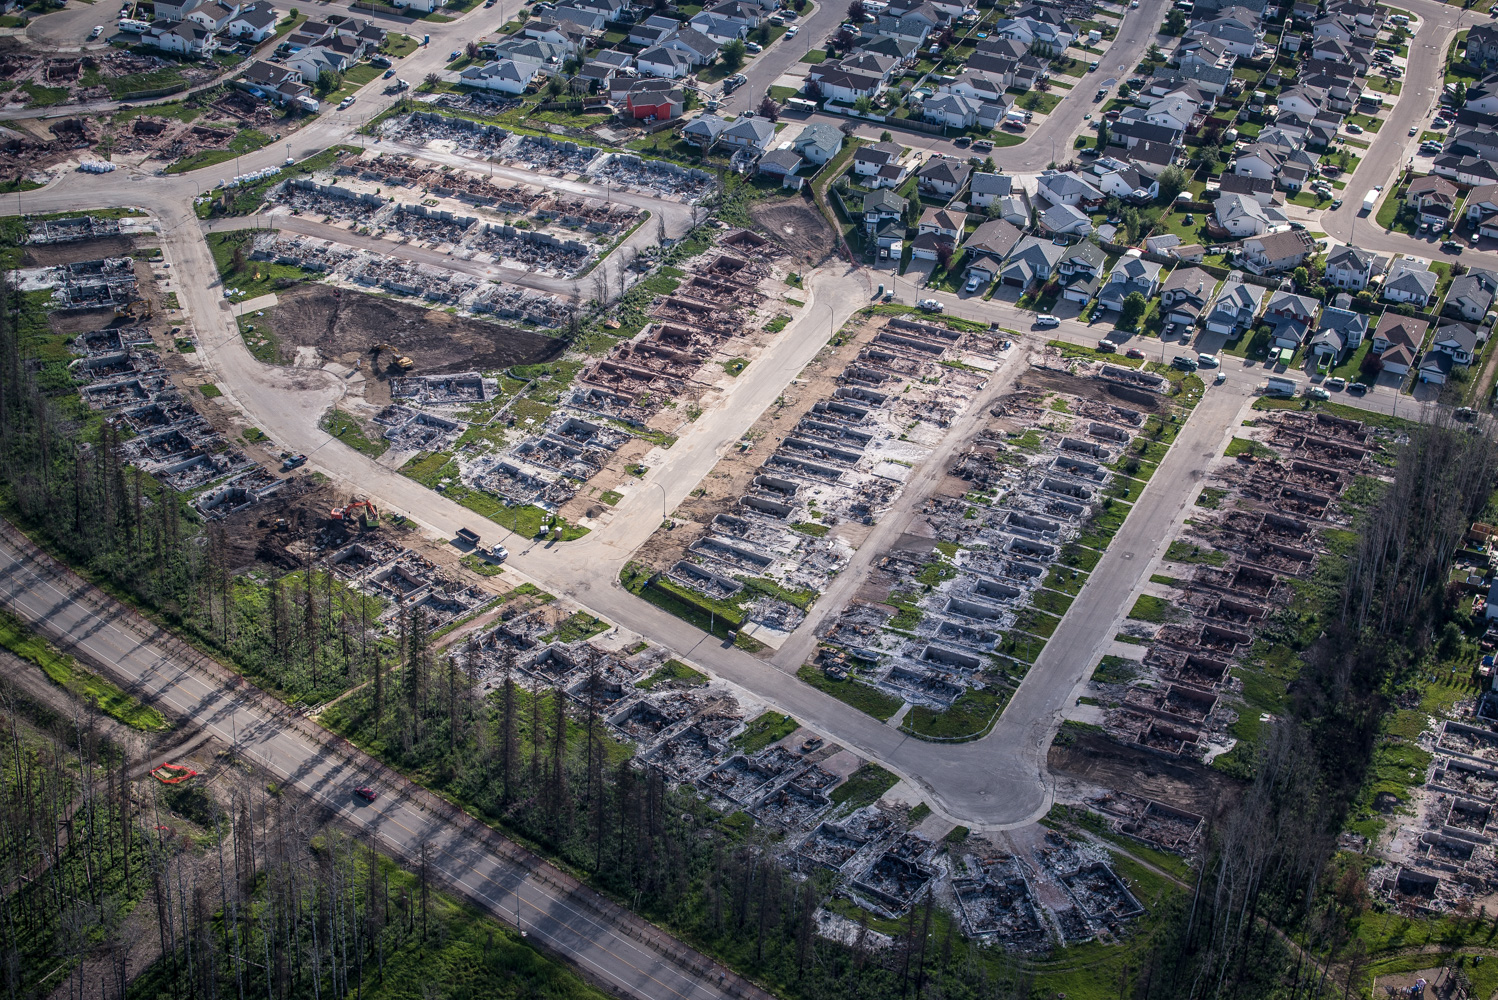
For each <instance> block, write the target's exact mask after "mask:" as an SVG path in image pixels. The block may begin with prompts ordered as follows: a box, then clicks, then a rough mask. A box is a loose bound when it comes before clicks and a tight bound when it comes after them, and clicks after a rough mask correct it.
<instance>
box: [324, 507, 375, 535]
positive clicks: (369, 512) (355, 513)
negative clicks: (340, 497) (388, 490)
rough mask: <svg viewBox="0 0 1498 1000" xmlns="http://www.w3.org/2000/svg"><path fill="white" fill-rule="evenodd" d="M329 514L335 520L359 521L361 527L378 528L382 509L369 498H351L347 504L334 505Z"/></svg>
mask: <svg viewBox="0 0 1498 1000" xmlns="http://www.w3.org/2000/svg"><path fill="white" fill-rule="evenodd" d="M328 516H329V517H331V518H332V519H333V520H335V521H343V522H345V523H347V522H349V521H357V522H358V523H359V524H360V526H361V527H365V528H377V527H379V525H380V511H379V508H377V507H376V506H375V505H374V504H373V503H371V502H369V501H368V500H350V501H349V502H348V504H347V505H346V506H343V507H334V508H333V509H332V510H330V511H328Z"/></svg>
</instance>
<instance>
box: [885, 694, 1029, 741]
mask: <svg viewBox="0 0 1498 1000" xmlns="http://www.w3.org/2000/svg"><path fill="white" fill-rule="evenodd" d="M1007 700H1008V699H1007V696H1006V694H1005V692H1003V691H996V690H993V689H992V688H985V689H983V690H982V691H978V690H975V689H973V688H968V689H967V690H966V691H964V692H963V693H962V694H961V695H960V696H958V698H957V700H956V701H954V702H952V704H951V706H950V707H948V708H946V709H945V710H943V711H940V712H938V711H936V710H934V709H931V708H928V707H926V706H925V705H916V706H914V707H912V708H911V710H910V712H909V714H907V715H906V716H905V719H904V722H903V723H902V724H901V726H900V731H901V732H905V733H910V734H911V735H912V736H918V737H920V738H922V739H934V740H945V741H951V742H962V741H965V740H975V739H978V738H980V737H982V736H986V735H987V734H988V731H989V730H990V729H991V728H993V724H994V722H995V721H996V720H997V719H998V717H999V712H1000V711H1001V710H1002V709H1003V707H1004V703H1005V702H1006V701H1007Z"/></svg>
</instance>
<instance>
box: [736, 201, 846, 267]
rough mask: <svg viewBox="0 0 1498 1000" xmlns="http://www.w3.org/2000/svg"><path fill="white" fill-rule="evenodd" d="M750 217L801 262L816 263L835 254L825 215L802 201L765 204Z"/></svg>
mask: <svg viewBox="0 0 1498 1000" xmlns="http://www.w3.org/2000/svg"><path fill="white" fill-rule="evenodd" d="M749 217H750V218H751V219H753V220H754V221H755V223H757V224H758V225H759V226H761V227H762V228H763V229H764V230H765V231H766V232H768V233H769V234H770V235H771V236H773V237H774V238H775V239H776V241H777V242H779V243H780V244H781V245H782V246H784V247H785V248H786V249H787V250H789V251H790V252H791V253H792V254H794V255H795V256H796V257H798V258H802V257H809V258H811V260H812V261H813V262H814V263H816V262H820V261H821V260H822V259H823V258H825V257H826V256H827V255H828V254H830V253H832V247H833V241H832V230H831V229H829V228H828V227H827V220H826V219H824V218H822V213H821V212H818V211H817V210H816V208H815V207H814V206H812V205H810V204H809V203H807V202H806V201H805V200H804V199H802V198H787V199H785V200H784V201H772V202H762V203H760V204H758V205H755V206H754V207H753V208H751V209H750V210H749Z"/></svg>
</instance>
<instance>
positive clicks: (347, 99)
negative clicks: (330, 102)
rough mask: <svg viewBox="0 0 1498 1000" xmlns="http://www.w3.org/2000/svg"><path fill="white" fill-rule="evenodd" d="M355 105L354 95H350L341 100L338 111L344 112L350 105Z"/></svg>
mask: <svg viewBox="0 0 1498 1000" xmlns="http://www.w3.org/2000/svg"><path fill="white" fill-rule="evenodd" d="M353 103H354V95H353V94H350V95H348V96H347V97H345V98H344V99H343V100H341V101H339V102H338V110H339V111H342V110H344V109H345V108H347V107H348V106H349V105H351V104H353Z"/></svg>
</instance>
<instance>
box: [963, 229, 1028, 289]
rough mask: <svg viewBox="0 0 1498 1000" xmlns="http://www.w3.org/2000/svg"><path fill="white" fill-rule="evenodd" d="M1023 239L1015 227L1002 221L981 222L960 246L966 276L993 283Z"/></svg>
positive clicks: (1021, 233)
mask: <svg viewBox="0 0 1498 1000" xmlns="http://www.w3.org/2000/svg"><path fill="white" fill-rule="evenodd" d="M1023 237H1024V233H1023V232H1022V231H1021V230H1020V228H1019V227H1018V226H1016V225H1014V224H1013V223H1010V222H1005V221H1004V220H1003V219H992V220H990V221H988V222H985V223H983V224H982V225H981V226H979V227H978V228H977V229H975V230H973V234H972V235H971V236H969V237H968V238H967V240H966V241H965V242H964V243H963V244H962V249H963V251H964V252H965V253H966V258H965V260H966V271H965V274H966V276H967V277H969V278H972V277H977V278H978V279H979V281H981V282H982V283H984V284H988V283H990V282H992V281H993V280H994V279H995V278H997V277H998V276H999V271H1000V269H1001V268H1002V266H1003V263H1004V261H1005V260H1006V259H1007V258H1008V257H1009V255H1010V253H1012V252H1013V251H1014V248H1015V246H1016V245H1018V243H1019V241H1020V240H1021V239H1022V238H1023Z"/></svg>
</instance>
